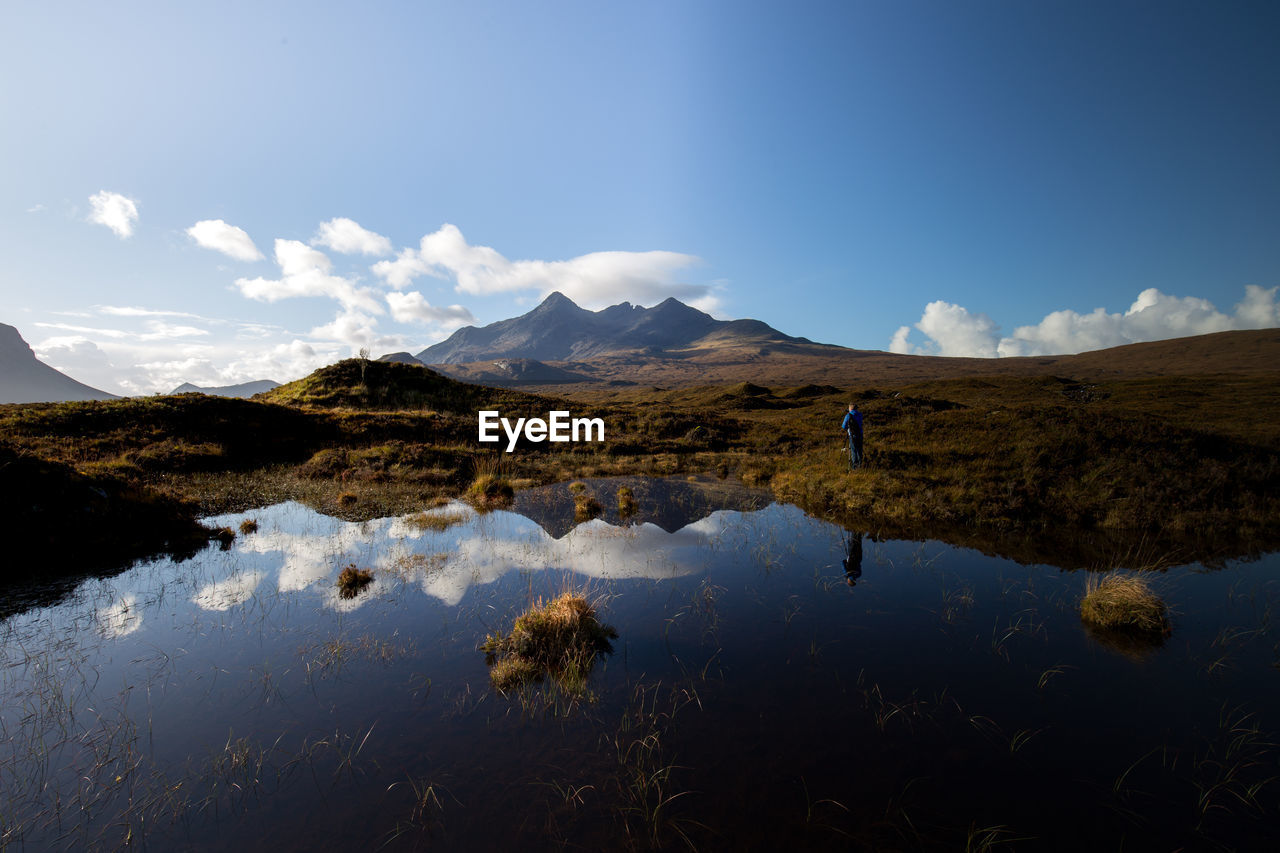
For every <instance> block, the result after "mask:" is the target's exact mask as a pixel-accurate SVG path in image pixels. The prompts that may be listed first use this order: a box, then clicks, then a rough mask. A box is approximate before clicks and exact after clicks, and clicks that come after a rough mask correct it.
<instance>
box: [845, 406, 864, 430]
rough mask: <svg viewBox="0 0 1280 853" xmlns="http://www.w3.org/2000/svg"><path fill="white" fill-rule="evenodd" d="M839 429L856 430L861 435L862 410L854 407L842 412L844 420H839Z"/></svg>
mask: <svg viewBox="0 0 1280 853" xmlns="http://www.w3.org/2000/svg"><path fill="white" fill-rule="evenodd" d="M840 429H842V430H847V431H853V432H856V433H857V434H858V435H862V412H859V411H858V410H857V409H854V410H853V411H852V412H845V413H844V420H842V421H841V422H840Z"/></svg>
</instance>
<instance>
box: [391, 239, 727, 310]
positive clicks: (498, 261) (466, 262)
mask: <svg viewBox="0 0 1280 853" xmlns="http://www.w3.org/2000/svg"><path fill="white" fill-rule="evenodd" d="M700 263H701V259H699V258H697V257H695V256H694V255H685V254H681V253H679V252H665V251H651V252H592V253H590V254H587V255H580V256H578V257H576V258H571V259H570V260H567V261H537V260H526V261H510V260H508V259H507V258H505V257H503V255H502V254H501V253H499V252H498V251H497V250H495V249H492V248H490V247H488V246H472V245H470V244H469V243H467V240H466V238H465V237H464V236H463V235H462V232H461V231H460V230H458V228H457V226H454V225H449V224H446V225H443V226H442V227H441V228H440V230H438V231H436V232H434V233H432V234H428V235H426V236H425V237H423V238H422V240H421V242H420V244H419V246H418V248H417V249H403V250H401V251H400V253H399V254H398V255H397V256H396V258H395V260H391V261H380V262H378V263H376V264H374V265H373V268H372V269H373V272H374V273H375V274H376V275H378V276H379V277H381V278H382V279H383V280H384V281H386V283H387V284H388V285H390V286H391V287H393V288H395V289H397V290H401V289H403V288H405V287H407V286H408V285H409V284H410V283H411V282H412V281H413V279H415V278H417V277H418V276H422V275H430V276H435V277H437V278H446V279H452V280H453V281H454V282H455V289H456V290H457V291H458V292H460V293H470V294H474V295H488V294H493V293H512V292H518V291H536V292H538V294H539V295H540V296H546V295H547V294H549V293H551V292H552V291H556V290H558V291H560V292H561V293H563V294H564V295H565V296H568V297H569V298H570V299H572V300H573V301H574V302H577V303H578V304H579V305H581V306H583V307H585V308H603V307H605V306H608V305H614V304H616V303H618V302H622V301H631V302H635V303H637V304H641V305H651V304H655V303H657V302H661V301H662V300H663V299H666V298H667V297H669V296H674V297H676V298H677V299H682V300H684V301H686V302H690V303H692V304H699V305H702V306H707V307H711V306H712V303H713V301H714V296H713V294H712V292H711V288H710V287H709V286H708V285H697V284H687V283H683V282H681V281H680V280H679V276H678V273H679V272H680V271H681V270H685V269H688V268H689V267H693V266H696V265H698V264H700Z"/></svg>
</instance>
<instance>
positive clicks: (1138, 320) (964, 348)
mask: <svg viewBox="0 0 1280 853" xmlns="http://www.w3.org/2000/svg"><path fill="white" fill-rule="evenodd" d="M1278 289H1280V288H1275V287H1272V288H1270V289H1267V288H1263V287H1259V286H1258V285H1254V284H1250V285H1247V286H1246V287H1245V296H1244V299H1243V300H1241V301H1240V302H1239V303H1237V304H1236V306H1235V311H1234V313H1232V314H1224V313H1222V312H1221V311H1219V310H1218V309H1217V308H1216V307H1215V306H1214V305H1213V303H1212V302H1210V301H1208V300H1207V299H1201V298H1199V297H1195V296H1170V295H1168V294H1165V293H1161V292H1160V291H1159V290H1157V289H1156V288H1154V287H1150V288H1147V289H1146V290H1144V291H1142V292H1141V293H1139V294H1138V298H1137V299H1135V300H1134V302H1133V304H1132V305H1130V306H1129V309H1128V310H1127V311H1124V312H1118V313H1114V314H1113V313H1108V312H1107V311H1106V309H1103V308H1095V309H1094V310H1093V311H1091V312H1090V313H1088V314H1080V313H1077V312H1075V311H1072V310H1070V309H1067V310H1062V311H1054V312H1053V313H1051V314H1049V315H1047V316H1046V317H1045V318H1044V319H1042V320H1041V321H1040V322H1039V323H1036V324H1034V325H1029V326H1019V327H1017V328H1016V329H1014V331H1013V334H1012V335H1009V336H1007V337H1001V335H1000V329H999V327H998V326H997V325H996V324H995V322H994V321H993V320H992V319H991V318H990V317H988V316H987V315H986V314H981V313H971V312H970V311H969V310H968V309H966V308H964V307H962V306H960V305H954V304H952V303H950V302H944V301H941V300H939V301H936V302H930V303H929V304H928V305H926V306H925V309H924V314H923V315H922V316H921V318H920V321H919V322H918V323H915V324H914V327H915V328H916V329H918V330H919V331H920V332H922V333H923V334H924V336H925V337H926V338H927V340H926V342H925V343H924V344H922V345H915V344H912V343H911V342H910V340H909V337H910V334H911V329H912V327H911V326H902V327H900V328H899V329H898V330H897V331H896V332H894V334H893V338H892V340H891V341H890V343H889V351H890V352H896V353H909V354H915V355H944V356H977V357H981V358H992V357H996V356H1004V357H1010V356H1034V355H1068V354H1072V353H1078V352H1087V351H1090V350H1098V349H1106V348H1108V347H1115V346H1121V345H1124V344H1132V343H1140V342H1143V341H1160V340H1166V339H1168V338H1179V337H1185V336H1188V335H1204V334H1210V333H1212V332H1225V331H1230V330H1233V329H1265V328H1271V327H1275V326H1280V303H1277V300H1276V291H1277V290H1278Z"/></svg>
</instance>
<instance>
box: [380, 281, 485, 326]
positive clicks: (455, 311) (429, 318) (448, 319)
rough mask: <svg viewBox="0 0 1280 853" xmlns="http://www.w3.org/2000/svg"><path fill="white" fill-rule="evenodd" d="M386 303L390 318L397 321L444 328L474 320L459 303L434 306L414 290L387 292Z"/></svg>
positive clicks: (471, 322)
mask: <svg viewBox="0 0 1280 853" xmlns="http://www.w3.org/2000/svg"><path fill="white" fill-rule="evenodd" d="M387 305H389V306H390V307H391V318H392V319H393V320H395V321H396V322H397V323H433V324H435V325H438V326H440V327H442V328H445V329H454V328H457V327H459V326H465V325H467V324H469V323H470V324H474V323H475V321H476V318H475V317H474V316H473V315H472V314H471V312H470V311H468V310H467V309H466V308H464V307H462V306H461V305H449V306H447V307H439V306H435V305H432V304H431V303H429V302H427V300H426V297H424V296H423V295H422V294H421V293H419V292H418V291H416V290H413V291H410V292H409V293H394V292H393V293H388V294H387Z"/></svg>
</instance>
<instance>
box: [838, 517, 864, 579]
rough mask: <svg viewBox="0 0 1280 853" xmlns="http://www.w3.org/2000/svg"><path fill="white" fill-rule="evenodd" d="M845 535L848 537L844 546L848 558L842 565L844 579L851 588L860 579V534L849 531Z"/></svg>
mask: <svg viewBox="0 0 1280 853" xmlns="http://www.w3.org/2000/svg"><path fill="white" fill-rule="evenodd" d="M846 535H847V536H848V540H847V542H846V546H847V548H848V550H849V556H847V557H845V558H844V560H843V561H842V562H843V563H844V579H845V582H847V583H848V584H849V586H853V585H854V584H856V583H857V582H858V578H860V577H862V534H861V533H858V532H856V531H853V530H850V531H848V533H847V534H846Z"/></svg>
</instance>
